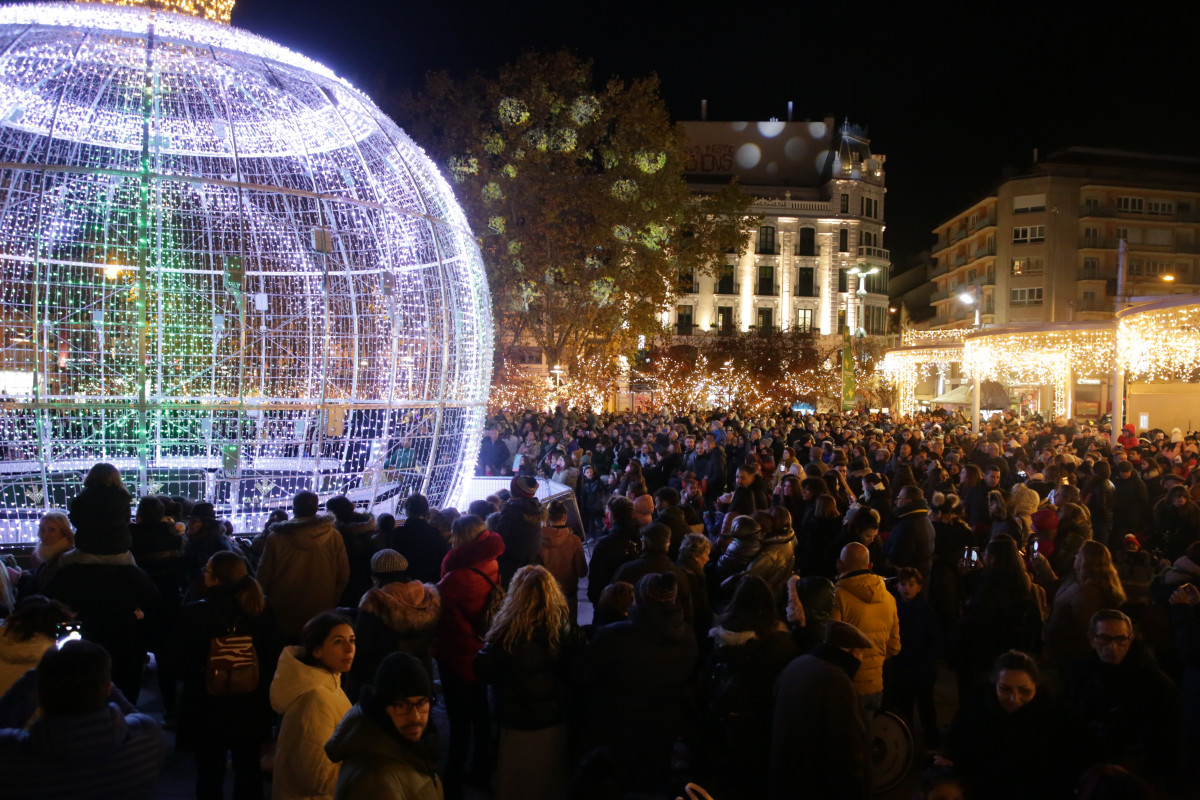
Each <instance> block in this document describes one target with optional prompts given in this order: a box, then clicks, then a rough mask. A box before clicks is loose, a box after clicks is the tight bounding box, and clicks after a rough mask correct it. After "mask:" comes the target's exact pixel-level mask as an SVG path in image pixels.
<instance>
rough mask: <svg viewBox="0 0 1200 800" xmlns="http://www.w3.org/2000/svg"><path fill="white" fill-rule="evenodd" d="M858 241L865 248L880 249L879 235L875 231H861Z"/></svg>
mask: <svg viewBox="0 0 1200 800" xmlns="http://www.w3.org/2000/svg"><path fill="white" fill-rule="evenodd" d="M858 239H859V244H861V245H862V246H863V247H879V234H878V233H875V232H874V231H860V232H859V234H858Z"/></svg>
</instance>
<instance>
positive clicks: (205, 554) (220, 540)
mask: <svg viewBox="0 0 1200 800" xmlns="http://www.w3.org/2000/svg"><path fill="white" fill-rule="evenodd" d="M201 525H202V527H201V528H200V529H198V530H194V531H191V532H190V533H188V534H187V535H186V536H184V537H183V570H184V579H185V584H186V588H185V592H184V600H186V601H187V602H189V603H192V602H195V601H197V600H199V599H200V598H202V597H203V596H204V570H205V569H206V568H207V566H208V560H209V559H210V558H212V557H213V556H214V555H216V554H217V553H220V552H224V551H226V550H228V551H230V552H232V551H233V542H232V541H231V540H230V539H229V537H228V536H226V535H225V528H224V527H222V526H221V523H220V522H218V521H217V520H215V519H207V520H203V521H202V523H201Z"/></svg>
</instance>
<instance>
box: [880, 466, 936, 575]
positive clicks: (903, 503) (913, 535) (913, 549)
mask: <svg viewBox="0 0 1200 800" xmlns="http://www.w3.org/2000/svg"><path fill="white" fill-rule="evenodd" d="M934 538H935V534H934V530H933V523H932V522H931V521H930V520H929V506H928V505H927V504H926V503H925V493H924V492H922V491H921V489H920V487H918V486H905V487H904V488H903V489H901V490H900V493H899V494H898V495H896V516H895V519H894V521H893V522H892V532H891V534H890V535H889V536H888V540H887V544H886V545H885V546H884V552H885V553H886V554H887V559H888V562H889V563H890V564H891V566H892V567H893V568H894V569H900V568H901V567H913V568H914V569H917V570H919V571H920V573H921V579H922V580H923V581H928V580H929V574H930V573H931V572H932V571H933V548H934Z"/></svg>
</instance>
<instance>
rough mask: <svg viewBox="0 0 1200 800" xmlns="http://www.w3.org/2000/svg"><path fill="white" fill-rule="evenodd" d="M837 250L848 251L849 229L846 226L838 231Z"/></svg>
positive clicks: (840, 251)
mask: <svg viewBox="0 0 1200 800" xmlns="http://www.w3.org/2000/svg"><path fill="white" fill-rule="evenodd" d="M838 252H839V253H849V252H850V230H849V229H848V228H842V229H841V230H840V231H838Z"/></svg>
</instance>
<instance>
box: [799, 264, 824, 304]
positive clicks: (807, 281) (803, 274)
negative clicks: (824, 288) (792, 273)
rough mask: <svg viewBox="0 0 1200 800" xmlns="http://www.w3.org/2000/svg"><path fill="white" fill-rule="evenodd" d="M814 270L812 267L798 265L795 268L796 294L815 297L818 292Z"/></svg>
mask: <svg viewBox="0 0 1200 800" xmlns="http://www.w3.org/2000/svg"><path fill="white" fill-rule="evenodd" d="M815 279H816V270H815V269H813V268H812V267H800V269H798V270H796V296H797V297H817V296H818V295H819V294H820V293H819V292H818V291H817V286H816V282H815Z"/></svg>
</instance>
